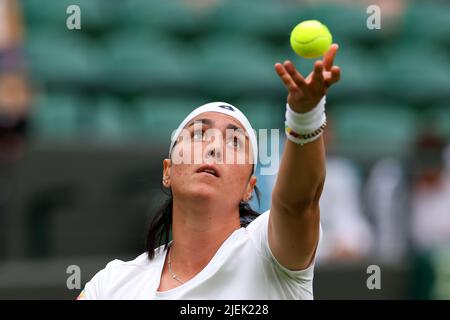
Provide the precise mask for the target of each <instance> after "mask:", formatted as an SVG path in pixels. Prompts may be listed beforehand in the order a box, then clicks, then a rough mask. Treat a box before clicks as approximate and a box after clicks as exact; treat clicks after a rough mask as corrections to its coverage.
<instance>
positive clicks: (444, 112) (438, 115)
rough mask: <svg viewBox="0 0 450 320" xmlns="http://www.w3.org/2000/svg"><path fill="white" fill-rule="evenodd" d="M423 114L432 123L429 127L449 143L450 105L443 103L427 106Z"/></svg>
mask: <svg viewBox="0 0 450 320" xmlns="http://www.w3.org/2000/svg"><path fill="white" fill-rule="evenodd" d="M425 114H426V115H427V116H428V118H427V119H430V121H431V123H432V125H430V127H431V128H433V129H434V130H435V131H436V133H437V134H440V135H443V136H444V137H445V138H446V139H447V141H449V142H450V125H449V124H450V104H448V103H447V104H445V103H443V104H436V105H432V106H429V108H428V109H427V110H426V112H425Z"/></svg>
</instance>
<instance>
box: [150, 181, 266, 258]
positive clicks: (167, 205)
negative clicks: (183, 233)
mask: <svg viewBox="0 0 450 320" xmlns="http://www.w3.org/2000/svg"><path fill="white" fill-rule="evenodd" d="M162 190H163V192H164V193H166V194H167V195H168V196H169V198H168V199H166V201H165V202H164V204H163V205H162V206H161V207H159V209H158V210H157V211H156V213H155V214H154V215H153V217H152V219H151V221H150V226H149V230H148V233H147V246H146V249H147V253H148V258H149V259H150V260H151V259H153V257H154V256H155V249H156V248H158V247H159V246H161V245H164V249H167V247H168V244H169V241H170V238H171V231H172V207H173V195H172V191H171V190H170V189H169V191H168V192H167V191H166V190H165V189H164V187H163V186H162ZM254 190H255V194H256V199H257V200H258V206H259V205H260V191H259V189H258V187H256V186H255V189H254ZM239 216H240V221H241V227H246V226H247V225H248V224H249V223H250V222H252V221H253V220H254V219H255V218H256V217H258V216H259V213H258V212H256V211H254V210H253V209H252V208H251V206H250V204H248V203H247V202H241V203H239Z"/></svg>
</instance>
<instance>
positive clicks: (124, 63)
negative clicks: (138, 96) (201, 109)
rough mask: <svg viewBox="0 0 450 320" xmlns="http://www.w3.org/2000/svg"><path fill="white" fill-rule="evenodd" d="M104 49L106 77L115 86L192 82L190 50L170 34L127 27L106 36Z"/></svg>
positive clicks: (164, 84) (124, 87)
mask: <svg viewBox="0 0 450 320" xmlns="http://www.w3.org/2000/svg"><path fill="white" fill-rule="evenodd" d="M128 31H129V30H128ZM104 52H105V53H106V52H107V53H108V54H104V55H103V63H104V69H105V81H106V82H107V83H108V84H109V85H110V86H112V87H113V88H114V89H117V90H123V91H127V90H130V89H136V88H138V89H139V88H140V89H142V88H144V89H152V88H161V87H169V88H177V87H178V86H187V85H188V84H189V80H190V77H191V72H190V70H191V68H190V67H191V66H192V64H191V63H189V62H190V60H189V59H190V54H189V50H187V49H183V48H181V47H179V46H177V44H176V43H174V42H172V41H170V40H168V39H167V38H164V37H161V36H158V35H153V34H149V33H146V32H141V33H134V34H132V33H129V32H125V31H124V32H120V33H115V34H112V35H110V36H109V37H107V38H105V39H104ZM125 79H126V80H125Z"/></svg>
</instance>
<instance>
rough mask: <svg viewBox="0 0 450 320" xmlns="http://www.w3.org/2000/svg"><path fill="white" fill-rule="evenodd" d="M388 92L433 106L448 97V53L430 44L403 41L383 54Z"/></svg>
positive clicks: (449, 82) (388, 48)
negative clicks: (433, 103) (432, 103)
mask: <svg viewBox="0 0 450 320" xmlns="http://www.w3.org/2000/svg"><path fill="white" fill-rule="evenodd" d="M379 59H380V61H381V66H382V69H381V70H382V74H383V76H384V82H383V83H384V92H386V93H388V94H389V95H391V96H394V97H396V98H398V99H404V100H405V101H406V102H409V103H416V104H429V103H430V102H437V101H441V100H442V99H445V98H448V97H449V94H450V91H449V88H450V73H449V70H450V63H449V60H448V56H447V55H446V54H445V51H441V50H437V49H435V48H433V47H431V46H429V44H428V43H427V42H420V41H416V42H399V43H398V44H395V45H391V46H386V47H385V48H383V49H382V50H380V51H379Z"/></svg>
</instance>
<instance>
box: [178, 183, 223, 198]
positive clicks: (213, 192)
mask: <svg viewBox="0 0 450 320" xmlns="http://www.w3.org/2000/svg"><path fill="white" fill-rule="evenodd" d="M221 194H222V192H221V191H220V190H218V189H217V187H213V186H211V185H207V184H204V183H203V184H200V183H199V184H196V185H195V186H194V185H193V184H192V185H190V186H189V190H186V195H188V196H189V197H192V198H196V199H199V200H210V199H218V198H219V197H220V196H221Z"/></svg>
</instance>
